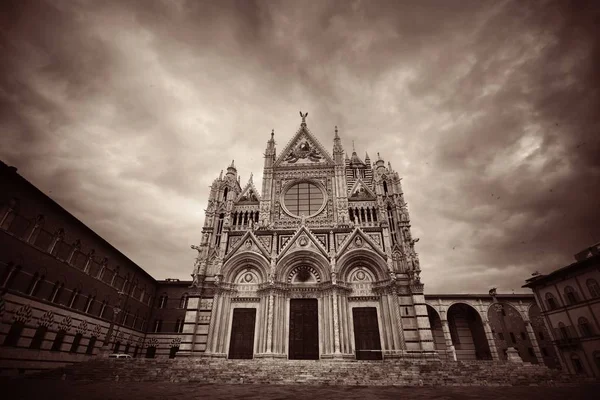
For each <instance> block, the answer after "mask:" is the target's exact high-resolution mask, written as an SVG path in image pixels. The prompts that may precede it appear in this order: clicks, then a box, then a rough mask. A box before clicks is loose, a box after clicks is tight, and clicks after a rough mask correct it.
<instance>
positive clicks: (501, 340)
mask: <svg viewBox="0 0 600 400" xmlns="http://www.w3.org/2000/svg"><path fill="white" fill-rule="evenodd" d="M487 315H488V320H489V322H490V327H491V328H492V333H493V335H494V342H495V344H496V349H497V350H498V356H499V357H500V359H502V360H505V359H506V358H507V355H506V353H505V352H506V350H507V349H508V348H509V347H514V348H516V349H517V350H518V352H519V355H520V356H521V358H522V359H523V361H525V362H532V363H537V362H538V360H537V358H536V356H535V353H532V352H533V343H531V339H530V338H529V334H528V333H527V326H526V325H525V319H527V318H529V317H528V316H527V315H525V316H524V315H523V313H522V312H521V311H520V310H519V309H518V308H517V307H516V306H515V305H513V304H510V303H508V302H495V303H492V304H491V305H490V306H489V307H488V312H487Z"/></svg>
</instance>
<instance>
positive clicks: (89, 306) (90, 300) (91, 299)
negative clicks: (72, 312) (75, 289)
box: [83, 294, 96, 313]
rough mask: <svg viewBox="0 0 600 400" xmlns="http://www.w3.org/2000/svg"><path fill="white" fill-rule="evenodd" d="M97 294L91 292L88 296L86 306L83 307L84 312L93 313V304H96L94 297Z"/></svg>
mask: <svg viewBox="0 0 600 400" xmlns="http://www.w3.org/2000/svg"><path fill="white" fill-rule="evenodd" d="M95 297H96V296H92V295H91V294H90V295H89V296H88V297H87V300H86V301H85V307H84V308H83V312H84V313H91V312H92V306H93V305H94V298H95Z"/></svg>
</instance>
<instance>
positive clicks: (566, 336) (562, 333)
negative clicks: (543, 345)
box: [558, 322, 570, 339]
mask: <svg viewBox="0 0 600 400" xmlns="http://www.w3.org/2000/svg"><path fill="white" fill-rule="evenodd" d="M558 331H559V332H560V337H561V338H562V339H569V337H570V335H569V331H568V330H567V327H566V326H565V324H563V323H562V322H559V323H558Z"/></svg>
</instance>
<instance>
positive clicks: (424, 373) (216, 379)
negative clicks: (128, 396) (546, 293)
mask: <svg viewBox="0 0 600 400" xmlns="http://www.w3.org/2000/svg"><path fill="white" fill-rule="evenodd" d="M32 377H34V378H36V379H40V378H42V379H65V380H87V381H125V382H128V381H129V382H131V381H135V382H142V381H143V382H145V381H155V382H156V381H158V382H198V383H201V384H284V385H297V384H300V385H361V386H362V385H364V386H463V385H464V386H472V385H476V386H523V385H525V386H527V385H543V386H548V385H570V384H571V385H576V384H582V383H586V382H595V381H594V380H593V379H591V378H585V377H580V376H572V375H567V374H565V373H563V372H561V371H558V370H552V369H548V368H547V367H545V366H542V365H529V364H518V363H507V362H494V361H459V362H452V361H438V360H434V361H432V360H398V359H396V360H385V361H323V360H321V361H313V360H264V359H261V360H223V359H206V358H197V359H196V358H181V359H129V360H125V359H122V360H119V359H117V360H115V359H98V360H94V361H89V362H85V363H80V364H75V365H71V366H68V367H64V368H58V369H55V370H51V371H46V372H43V373H41V374H39V375H33V376H32Z"/></svg>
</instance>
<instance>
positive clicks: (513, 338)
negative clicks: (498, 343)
mask: <svg viewBox="0 0 600 400" xmlns="http://www.w3.org/2000/svg"><path fill="white" fill-rule="evenodd" d="M509 334H510V340H511V341H512V342H513V343H517V338H516V337H515V334H514V333H512V332H510V333H509Z"/></svg>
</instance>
